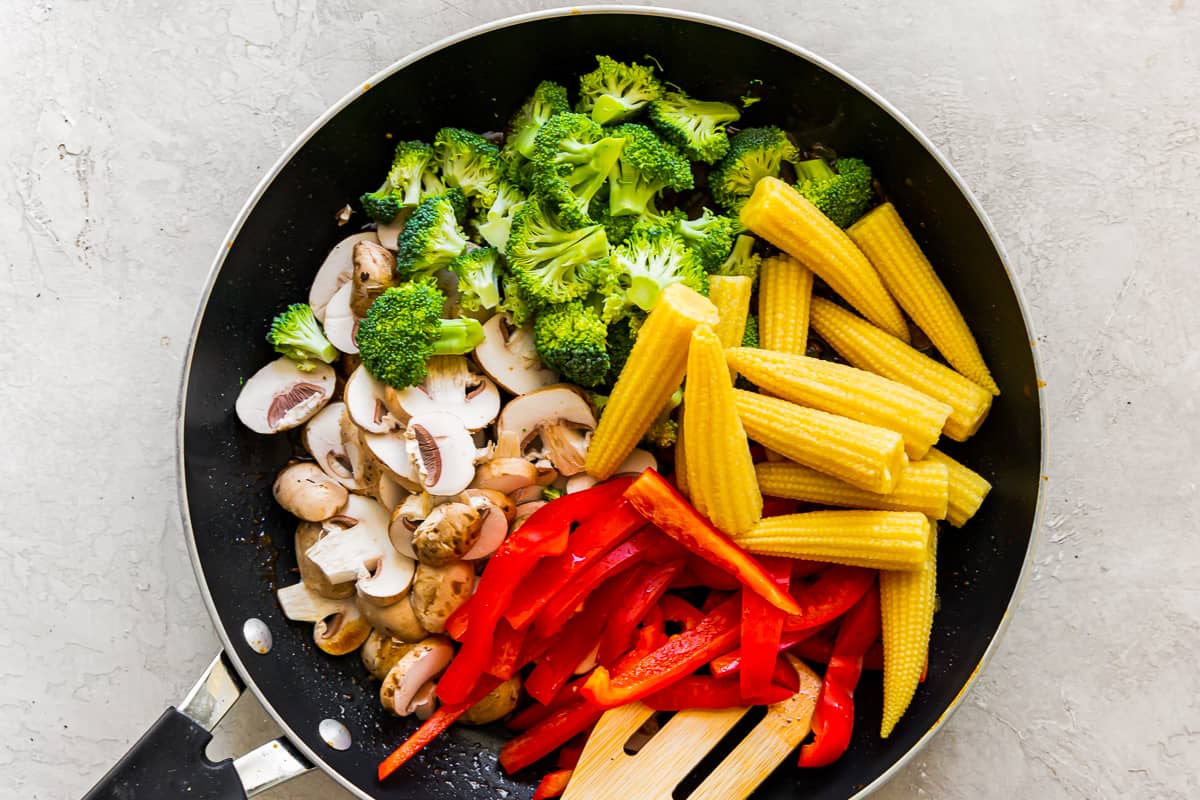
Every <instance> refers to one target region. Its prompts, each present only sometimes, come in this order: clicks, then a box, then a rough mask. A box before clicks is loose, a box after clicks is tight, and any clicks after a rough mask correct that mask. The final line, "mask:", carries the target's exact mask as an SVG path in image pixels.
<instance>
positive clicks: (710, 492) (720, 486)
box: [683, 325, 762, 536]
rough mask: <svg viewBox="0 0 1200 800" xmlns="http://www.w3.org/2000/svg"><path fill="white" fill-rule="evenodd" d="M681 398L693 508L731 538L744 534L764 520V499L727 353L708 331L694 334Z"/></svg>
mask: <svg viewBox="0 0 1200 800" xmlns="http://www.w3.org/2000/svg"><path fill="white" fill-rule="evenodd" d="M683 396H684V402H686V403H687V409H688V413H687V415H686V416H685V417H684V426H685V428H686V429H687V432H686V433H685V436H687V447H688V452H689V461H688V465H687V469H688V476H687V484H688V489H689V490H690V491H691V499H692V503H693V504H694V505H695V506H696V508H697V509H699V510H700V513H701V514H703V515H704V516H706V517H708V518H709V520H710V521H711V522H712V524H713V525H716V526H717V527H718V528H720V529H721V530H723V531H724V532H725V533H727V534H729V535H730V536H737V535H738V534H740V533H745V532H746V531H747V530H749V529H750V528H751V526H753V525H754V523H756V522H758V520H759V518H761V517H762V495H761V494H759V491H758V479H757V478H755V476H754V462H753V461H752V460H751V458H750V443H749V442H748V441H746V433H745V431H743V430H742V423H741V422H740V421H739V420H738V411H737V406H736V405H735V404H734V400H733V381H732V379H731V378H730V377H729V367H728V366H727V365H726V364H725V351H724V350H723V349H722V347H721V342H720V340H719V339H718V338H717V334H716V333H715V332H714V331H713V329H712V328H710V327H708V326H707V325H700V326H699V327H697V328H696V330H695V331H694V332H693V333H692V345H691V348H690V349H689V350H688V361H687V385H686V386H685V388H684V395H683Z"/></svg>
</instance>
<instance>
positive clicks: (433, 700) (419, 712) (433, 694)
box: [408, 681, 438, 722]
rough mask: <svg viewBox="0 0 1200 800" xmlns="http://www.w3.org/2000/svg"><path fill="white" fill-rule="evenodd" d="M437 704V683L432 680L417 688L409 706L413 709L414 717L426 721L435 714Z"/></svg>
mask: <svg viewBox="0 0 1200 800" xmlns="http://www.w3.org/2000/svg"><path fill="white" fill-rule="evenodd" d="M437 704H438V702H437V684H436V683H434V682H433V681H430V682H429V683H427V684H425V685H424V686H422V687H421V688H420V689H417V693H416V695H415V696H414V697H413V699H412V702H411V703H409V704H408V707H409V708H411V709H412V713H413V716H414V717H416V718H417V719H419V720H421V721H422V722H424V721H425V720H427V719H429V718H430V717H432V716H433V712H434V711H436V710H437Z"/></svg>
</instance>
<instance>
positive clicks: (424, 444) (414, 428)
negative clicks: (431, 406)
mask: <svg viewBox="0 0 1200 800" xmlns="http://www.w3.org/2000/svg"><path fill="white" fill-rule="evenodd" d="M404 438H405V439H406V440H407V441H408V454H409V458H411V459H412V461H413V464H414V465H415V466H416V468H417V474H418V475H419V477H420V482H421V485H422V487H423V488H424V489H425V491H427V492H429V493H430V494H433V495H454V494H458V493H459V492H461V491H462V490H463V489H466V488H467V486H469V485H470V483H471V480H472V479H473V478H474V477H475V443H474V442H473V441H472V440H471V434H470V433H469V432H468V431H467V429H466V428H465V427H464V426H463V423H462V421H461V420H460V419H459V418H458V417H456V416H455V415H453V414H449V413H447V412H444V411H433V412H429V413H425V414H422V415H420V416H415V417H413V418H412V419H410V420H409V421H408V427H407V428H405V431H404Z"/></svg>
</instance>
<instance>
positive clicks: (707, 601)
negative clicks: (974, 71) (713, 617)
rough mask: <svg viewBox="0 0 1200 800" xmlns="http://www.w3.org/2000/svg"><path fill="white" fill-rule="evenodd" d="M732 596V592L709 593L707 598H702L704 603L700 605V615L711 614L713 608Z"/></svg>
mask: <svg viewBox="0 0 1200 800" xmlns="http://www.w3.org/2000/svg"><path fill="white" fill-rule="evenodd" d="M732 594H733V593H732V592H720V591H711V592H709V593H708V596H707V597H705V598H704V602H703V603H702V604H701V605H700V613H701V614H708V613H710V612H712V610H713V609H714V608H716V607H717V606H719V605H721V603H724V602H725V601H726V600H728V599H729V598H730V597H731V596H732Z"/></svg>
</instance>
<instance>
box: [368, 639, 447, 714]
mask: <svg viewBox="0 0 1200 800" xmlns="http://www.w3.org/2000/svg"><path fill="white" fill-rule="evenodd" d="M453 657H454V646H453V645H452V644H450V640H449V639H447V638H446V637H444V636H430V637H429V638H428V639H425V640H424V641H422V642H421V643H420V644H418V645H417V646H415V647H413V648H412V649H411V650H409V651H408V652H407V653H405V654H404V655H403V657H401V659H400V660H399V661H397V662H396V666H394V667H392V668H391V669H390V670H388V674H387V677H386V678H384V679H383V686H381V687H380V688H379V700H380V702H381V703H382V704H383V707H384V708H386V709H387V710H388V711H391V712H392V713H394V714H397V715H398V716H401V717H405V716H408V715H409V714H411V713H413V712H414V711H415V710H416V706H415V704H414V701H415V700H416V698H417V695H418V693H419V692H420V691H421V689H422V688H423V687H424V686H425V685H426V684H428V683H429V682H430V681H432V680H434V679H435V678H437V676H438V675H441V674H442V671H443V670H444V669H446V667H447V666H448V665H449V664H450V659H451V658H453Z"/></svg>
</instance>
